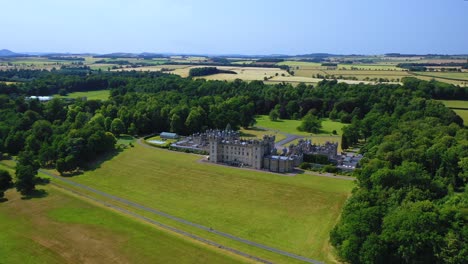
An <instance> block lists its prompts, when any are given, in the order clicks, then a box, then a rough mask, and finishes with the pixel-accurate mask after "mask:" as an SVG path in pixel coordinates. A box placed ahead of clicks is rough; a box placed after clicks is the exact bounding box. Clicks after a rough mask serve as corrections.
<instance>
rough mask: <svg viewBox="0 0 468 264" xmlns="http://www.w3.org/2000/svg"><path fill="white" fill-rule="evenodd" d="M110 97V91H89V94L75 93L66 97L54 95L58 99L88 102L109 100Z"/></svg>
mask: <svg viewBox="0 0 468 264" xmlns="http://www.w3.org/2000/svg"><path fill="white" fill-rule="evenodd" d="M109 96H110V90H98V91H87V92H73V93H69V94H67V95H65V96H61V95H54V97H57V98H83V97H86V99H87V100H103V101H104V100H107V99H109Z"/></svg>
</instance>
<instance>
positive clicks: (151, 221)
mask: <svg viewBox="0 0 468 264" xmlns="http://www.w3.org/2000/svg"><path fill="white" fill-rule="evenodd" d="M140 143H141V144H144V143H142V142H140ZM39 171H40V172H41V173H44V174H46V175H48V176H50V177H52V178H54V179H56V180H59V181H62V182H65V183H67V184H70V185H72V186H74V187H77V188H80V189H83V190H86V191H89V192H92V193H95V194H98V195H101V196H104V197H106V198H109V199H111V200H114V201H117V202H120V203H122V204H125V205H127V206H130V207H132V208H135V209H140V210H143V211H146V212H149V213H153V214H156V215H159V216H162V217H165V218H168V219H171V220H174V221H176V222H179V223H182V224H185V225H188V226H192V227H195V228H198V229H201V230H204V231H207V232H210V233H213V234H217V235H219V236H222V237H225V238H229V239H231V240H235V241H238V242H241V243H243V244H246V245H250V246H254V247H257V248H261V249H264V250H268V251H271V252H274V253H277V254H280V255H283V256H287V257H291V258H294V259H297V260H301V261H304V262H307V263H314V264H318V263H321V262H319V261H317V260H314V259H310V258H306V257H303V256H300V255H296V254H293V253H290V252H287V251H284V250H281V249H276V248H273V247H269V246H266V245H263V244H260V243H256V242H253V241H250V240H247V239H243V238H240V237H237V236H234V235H231V234H228V233H224V232H221V231H218V230H214V229H212V228H210V227H207V226H204V225H200V224H197V223H193V222H190V221H188V220H185V219H183V218H180V217H177V216H173V215H170V214H167V213H164V212H161V211H158V210H155V209H152V208H149V207H146V206H144V205H140V204H137V203H135V202H132V201H129V200H126V199H124V198H121V197H118V196H114V195H112V194H108V193H106V192H103V191H100V190H97V189H94V188H91V187H89V186H86V185H83V184H81V183H77V182H75V181H72V180H70V179H67V178H64V177H60V176H57V175H55V174H52V173H50V172H48V171H44V170H39ZM86 197H88V198H90V199H93V200H98V199H96V198H92V197H89V196H86ZM98 201H99V202H100V203H102V204H106V206H110V205H109V204H107V203H105V202H103V201H100V200H98ZM112 207H113V208H115V209H117V210H119V211H121V212H124V213H126V214H130V215H133V216H135V217H138V218H140V219H142V220H145V221H147V222H150V223H152V224H156V225H159V226H161V227H165V228H167V229H170V230H172V231H174V232H177V233H180V234H183V235H185V236H188V235H190V237H192V236H193V237H197V236H195V235H192V234H190V233H187V232H185V231H182V230H180V229H176V228H173V227H169V226H167V225H164V224H162V223H159V222H157V221H154V220H152V219H149V218H146V217H144V216H141V215H138V214H136V213H133V212H130V211H127V210H125V209H122V208H120V207H117V206H112ZM196 239H197V240H199V241H202V242H205V243H207V242H206V241H209V240H206V239H204V238H201V237H197V238H196ZM205 240H206V241H205ZM209 242H210V244H213V243H215V242H212V241H209ZM215 244H216V243H215ZM218 245H219V244H217V246H218ZM219 246H221V245H219ZM223 248H224V249H226V250H228V249H229V251H231V252H234V251H237V250H235V249H231V248H227V247H224V246H223ZM239 252H240V251H239ZM240 253H242V252H240ZM236 254H238V253H236ZM241 255H242V256H244V257H245V256H247V255H248V256H249V258H251V259H255V260H257V261H260V262H263V263H269V262H268V261H266V260H263V259H260V258H258V257H254V256H252V255H249V254H246V253H242V254H241Z"/></svg>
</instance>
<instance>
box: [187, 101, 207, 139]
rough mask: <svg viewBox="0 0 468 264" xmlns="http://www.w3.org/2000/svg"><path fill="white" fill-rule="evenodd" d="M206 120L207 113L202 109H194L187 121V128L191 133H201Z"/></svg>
mask: <svg viewBox="0 0 468 264" xmlns="http://www.w3.org/2000/svg"><path fill="white" fill-rule="evenodd" d="M205 119H206V113H205V111H204V110H203V108H201V107H196V108H192V110H191V111H190V113H189V115H188V116H187V119H186V120H185V126H186V127H187V130H188V131H189V133H195V132H200V131H201V128H202V126H203V123H204V120H205Z"/></svg>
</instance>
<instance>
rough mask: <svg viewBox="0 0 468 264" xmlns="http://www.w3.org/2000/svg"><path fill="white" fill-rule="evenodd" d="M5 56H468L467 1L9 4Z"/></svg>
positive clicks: (2, 30)
mask: <svg viewBox="0 0 468 264" xmlns="http://www.w3.org/2000/svg"><path fill="white" fill-rule="evenodd" d="M0 6H1V10H2V11H1V15H0V49H2V48H6V49H11V50H13V51H16V52H26V51H28V52H31V51H34V52H52V51H53V52H96V53H108V52H144V51H147V52H173V53H198V54H305V53H316V52H327V53H338V54H383V53H387V52H400V53H418V54H426V53H438V54H460V53H463V54H467V53H468V1H466V0H426V1H422V0H393V1H390V0H308V1H307V0H287V1H285V0H283V1H280V0H269V1H266V0H232V1H222V0H218V1H215V0H198V1H188V0H166V1H160V0H128V1H124V0H113V1H110V0H40V1H39V0H37V1H36V0H29V1H26V0H14V1H7V0H2V1H1V3H0Z"/></svg>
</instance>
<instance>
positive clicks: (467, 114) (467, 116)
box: [453, 109, 468, 126]
mask: <svg viewBox="0 0 468 264" xmlns="http://www.w3.org/2000/svg"><path fill="white" fill-rule="evenodd" d="M453 111H455V113H457V115H459V116H460V117H461V118H462V119H463V124H464V125H465V126H468V110H458V109H455V110H453Z"/></svg>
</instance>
